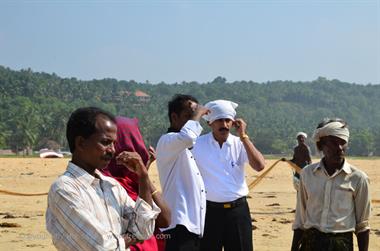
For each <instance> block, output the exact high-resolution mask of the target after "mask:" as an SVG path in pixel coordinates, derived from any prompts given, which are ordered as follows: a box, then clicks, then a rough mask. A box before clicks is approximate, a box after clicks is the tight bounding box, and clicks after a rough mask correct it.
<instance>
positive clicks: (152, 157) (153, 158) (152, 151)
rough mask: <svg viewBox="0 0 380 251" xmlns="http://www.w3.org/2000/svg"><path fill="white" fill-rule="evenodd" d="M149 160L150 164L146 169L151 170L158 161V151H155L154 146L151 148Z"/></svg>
mask: <svg viewBox="0 0 380 251" xmlns="http://www.w3.org/2000/svg"><path fill="white" fill-rule="evenodd" d="M148 152H149V160H148V163H147V164H146V169H149V168H150V165H151V164H152V163H153V162H154V161H155V160H156V150H155V149H154V147H153V146H149V150H148Z"/></svg>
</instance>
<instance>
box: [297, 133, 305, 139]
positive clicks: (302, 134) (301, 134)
mask: <svg viewBox="0 0 380 251" xmlns="http://www.w3.org/2000/svg"><path fill="white" fill-rule="evenodd" d="M298 136H303V137H304V138H305V139H307V134H306V133H304V132H298V133H297V135H296V138H298Z"/></svg>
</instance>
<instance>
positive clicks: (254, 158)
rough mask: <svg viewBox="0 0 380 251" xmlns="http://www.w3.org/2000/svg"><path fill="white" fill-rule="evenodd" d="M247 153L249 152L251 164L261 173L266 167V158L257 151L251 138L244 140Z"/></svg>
mask: <svg viewBox="0 0 380 251" xmlns="http://www.w3.org/2000/svg"><path fill="white" fill-rule="evenodd" d="M242 142H243V145H244V148H245V151H246V152H247V156H248V160H249V164H250V165H251V166H252V168H253V169H255V170H256V171H261V170H263V169H264V167H265V159H264V156H263V155H262V154H261V152H259V150H257V149H256V147H255V146H254V145H253V143H252V141H251V140H250V139H249V138H245V139H243V140H242Z"/></svg>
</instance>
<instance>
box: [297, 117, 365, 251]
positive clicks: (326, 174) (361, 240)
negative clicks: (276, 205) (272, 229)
mask: <svg viewBox="0 0 380 251" xmlns="http://www.w3.org/2000/svg"><path fill="white" fill-rule="evenodd" d="M313 138H314V141H315V142H316V145H317V148H318V150H319V151H321V152H322V153H323V158H322V159H321V161H320V162H319V163H314V164H311V165H308V166H306V167H305V168H304V169H303V170H302V172H301V177H300V187H299V191H298V194H297V196H298V199H297V209H296V219H295V221H294V224H293V230H294V236H293V243H292V249H291V250H292V251H298V250H302V251H319V250H334V251H353V233H354V232H355V234H356V237H357V240H358V247H359V251H367V250H368V243H369V231H370V230H369V229H370V227H369V215H370V209H371V203H370V202H371V200H370V196H369V180H368V177H367V175H366V174H365V173H364V172H362V171H360V170H359V169H358V168H356V167H354V166H353V165H351V164H349V163H348V162H347V160H346V159H345V153H346V150H347V146H348V139H349V130H348V128H347V124H346V122H345V121H343V120H341V119H325V120H324V121H322V122H321V123H320V124H319V125H318V127H317V129H316V130H315V132H314V136H313Z"/></svg>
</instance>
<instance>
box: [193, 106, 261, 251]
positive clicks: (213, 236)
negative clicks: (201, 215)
mask: <svg viewBox="0 0 380 251" xmlns="http://www.w3.org/2000/svg"><path fill="white" fill-rule="evenodd" d="M237 106H238V105H237V104H236V103H234V102H231V101H228V100H215V101H211V102H209V103H207V104H206V105H205V107H207V108H208V109H210V111H211V112H210V114H208V115H206V116H204V118H205V119H206V120H207V122H208V125H209V126H210V127H211V132H210V133H208V134H206V135H202V136H201V137H199V139H198V140H197V142H196V143H195V145H194V148H193V150H192V152H193V154H194V157H195V160H196V163H197V165H198V167H199V169H200V171H201V174H202V177H203V180H204V182H205V186H206V190H207V195H206V197H207V211H206V225H205V233H204V237H203V238H202V240H201V250H202V251H221V250H222V249H224V251H239V250H244V251H250V250H253V242H252V220H251V214H250V212H249V207H248V202H247V198H246V196H247V195H248V186H247V184H246V181H245V166H246V164H249V165H250V166H251V167H252V168H253V169H254V170H256V171H261V170H262V169H264V166H265V161H264V157H263V155H262V154H261V153H260V151H259V150H257V149H256V147H255V146H254V144H253V143H252V141H251V140H250V138H249V136H248V135H247V132H246V129H247V124H246V123H245V121H244V120H243V119H241V118H235V116H236V111H235V108H236V107H237ZM233 128H235V129H236V133H237V135H238V136H234V135H232V134H231V133H230V131H231V129H233Z"/></svg>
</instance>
